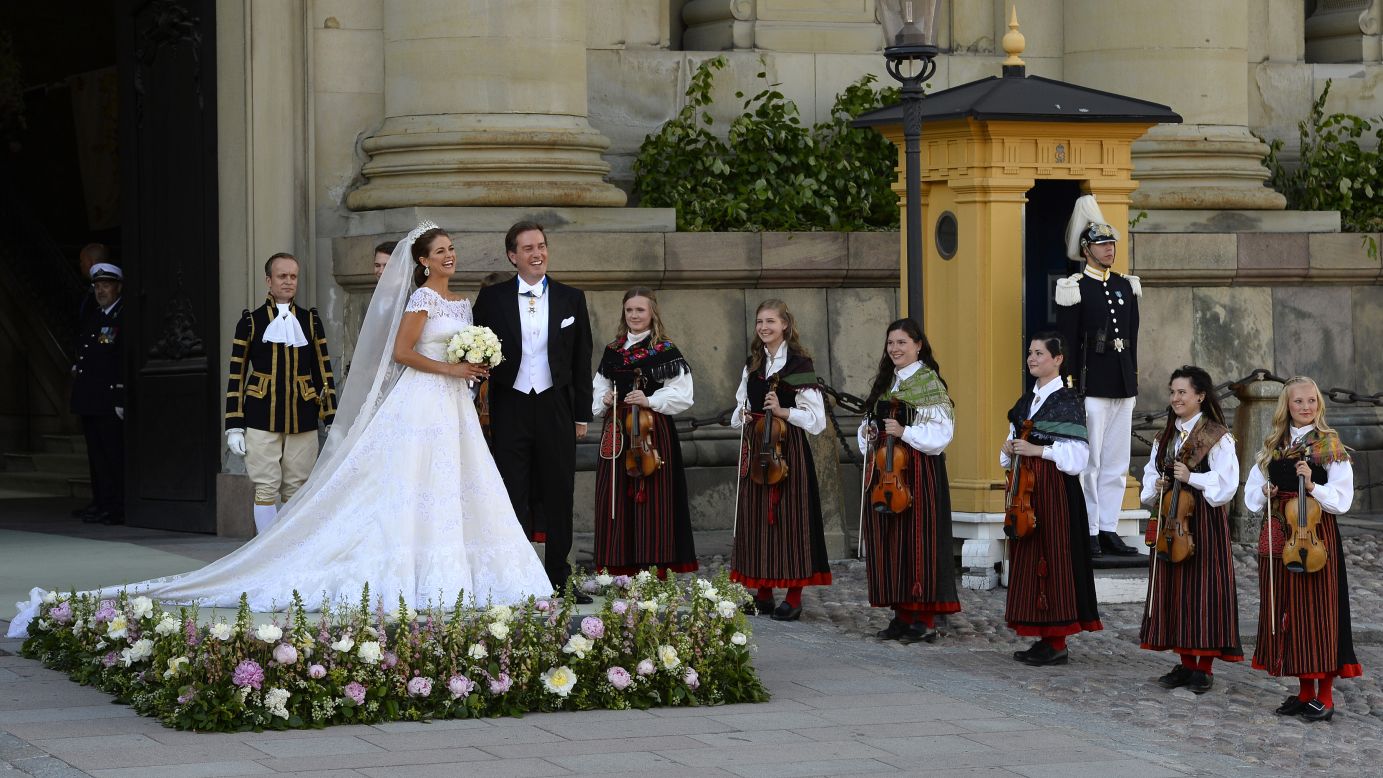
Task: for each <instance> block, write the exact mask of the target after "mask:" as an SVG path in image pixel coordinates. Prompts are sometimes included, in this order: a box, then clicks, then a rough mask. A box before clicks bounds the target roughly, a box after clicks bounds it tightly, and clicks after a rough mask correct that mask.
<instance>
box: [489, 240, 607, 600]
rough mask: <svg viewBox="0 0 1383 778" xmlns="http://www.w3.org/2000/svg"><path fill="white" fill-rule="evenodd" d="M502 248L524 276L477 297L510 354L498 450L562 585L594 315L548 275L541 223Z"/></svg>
mask: <svg viewBox="0 0 1383 778" xmlns="http://www.w3.org/2000/svg"><path fill="white" fill-rule="evenodd" d="M504 250H505V254H506V255H507V256H508V257H509V263H510V264H512V265H513V266H514V269H515V270H517V271H518V276H517V277H516V278H514V279H512V280H510V281H507V282H504V283H499V284H494V285H492V286H487V287H485V288H484V289H481V290H480V294H479V295H477V296H476V299H475V323H476V324H478V325H481V326H485V327H489V328H490V329H492V330H494V332H495V334H496V335H498V336H499V339H500V342H501V343H502V344H503V348H504V361H503V362H501V363H500V364H499V366H498V367H496V368H494V369H493V370H491V371H490V433H491V440H492V443H491V449H492V450H493V452H494V456H495V464H496V465H497V466H498V467H499V473H500V476H501V477H503V478H504V485H505V488H506V489H508V491H509V500H510V502H512V503H513V504H514V513H516V514H517V515H518V517H519V521H520V522H522V523H523V526H524V529H525V531H526V532H527V533H528V535H529V537H530V538H531V537H533V536H534V534H535V528H536V527H542V528H543V529H544V530H546V535H547V541H546V542H547V548H546V550H545V552H544V567H545V568H546V569H547V576H548V578H550V579H551V580H552V586H553V588H554V589H555V590H557V591H561V589H562V587H563V586H565V585H566V583H567V577H568V576H570V575H571V566H570V565H569V564H568V563H567V556H568V554H569V553H570V552H571V513H572V494H573V491H574V489H575V482H576V439H577V438H581V437H584V436H585V435H586V424H587V423H588V422H589V421H590V420H591V322H590V318H589V317H588V316H587V313H586V295H585V293H583V292H582V291H581V290H580V289H574V288H572V287H570V286H567V285H566V284H561V283H558V282H556V281H553V280H551V279H550V278H548V277H547V235H546V233H544V232H543V228H542V226H541V225H539V224H536V223H534V222H519V223H518V224H515V225H514V226H513V227H510V228H509V232H508V233H507V234H506V235H505V236H504ZM535 491H536V492H537V493H538V494H541V495H542V499H541V501H537V500H534V497H535V496H536V495H535V494H534V492H535ZM535 502H540V504H541V509H542V514H543V516H542V519H543V521H542V522H539V521H538V520H537V519H538V517H536V516H534V515H533V513H534V511H533V503H535ZM576 597H577V601H578V602H590V601H591V600H590V597H588V596H586V595H583V594H581V593H579V592H578V593H577V594H576Z"/></svg>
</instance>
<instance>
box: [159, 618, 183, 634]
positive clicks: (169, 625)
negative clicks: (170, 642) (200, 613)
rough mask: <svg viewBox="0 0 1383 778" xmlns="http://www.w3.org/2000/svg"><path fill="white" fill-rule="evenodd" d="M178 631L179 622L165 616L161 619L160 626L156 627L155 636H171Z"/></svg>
mask: <svg viewBox="0 0 1383 778" xmlns="http://www.w3.org/2000/svg"><path fill="white" fill-rule="evenodd" d="M177 631H178V620H177V619H175V618H173V617H172V616H164V617H163V618H161V619H159V622H158V625H157V626H155V627H154V634H155V635H171V634H173V633H174V632H177Z"/></svg>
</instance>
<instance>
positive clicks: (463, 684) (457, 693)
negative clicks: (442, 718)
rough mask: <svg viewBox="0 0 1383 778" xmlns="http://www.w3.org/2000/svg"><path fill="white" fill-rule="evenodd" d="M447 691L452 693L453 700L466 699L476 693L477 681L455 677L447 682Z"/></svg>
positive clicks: (461, 676) (459, 676)
mask: <svg viewBox="0 0 1383 778" xmlns="http://www.w3.org/2000/svg"><path fill="white" fill-rule="evenodd" d="M447 691H449V692H451V698H452V699H453V700H460V699H464V698H465V697H468V696H470V693H471V692H473V691H475V681H472V680H471V679H469V678H467V677H466V676H464V675H453V676H452V677H451V680H450V681H447Z"/></svg>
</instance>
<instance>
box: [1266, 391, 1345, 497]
mask: <svg viewBox="0 0 1383 778" xmlns="http://www.w3.org/2000/svg"><path fill="white" fill-rule="evenodd" d="M1301 384H1307V385H1310V387H1311V391H1313V392H1315V393H1316V418H1315V421H1314V422H1313V423H1314V424H1315V425H1316V429H1317V430H1319V431H1320V433H1321V434H1322V435H1338V434H1339V433H1337V432H1335V430H1334V429H1332V428H1331V427H1330V425H1329V424H1326V423H1325V396H1324V395H1322V394H1321V388H1320V387H1319V386H1316V382H1315V381H1313V380H1311V379H1310V378H1307V377H1306V376H1302V375H1298V376H1292V377H1291V378H1289V379H1287V383H1285V384H1283V385H1282V394H1279V395H1278V396H1277V407H1276V408H1275V409H1273V427H1272V432H1270V433H1268V437H1266V438H1264V439H1263V448H1261V449H1259V450H1258V456H1257V457H1254V461H1255V462H1256V463H1257V464H1258V466H1259V467H1261V468H1263V472H1264V473H1266V472H1268V463H1269V462H1271V461H1272V459H1273V451H1274V450H1276V449H1277V448H1278V447H1279V446H1282V445H1284V444H1286V443H1288V442H1290V441H1288V435H1289V434H1290V429H1289V428H1290V427H1291V424H1292V410H1291V405H1292V398H1291V392H1290V391H1289V390H1290V389H1291V388H1292V387H1293V386H1299V385H1301Z"/></svg>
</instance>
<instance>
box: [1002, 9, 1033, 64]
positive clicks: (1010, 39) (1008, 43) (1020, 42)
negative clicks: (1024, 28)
mask: <svg viewBox="0 0 1383 778" xmlns="http://www.w3.org/2000/svg"><path fill="white" fill-rule="evenodd" d="M1003 43H1004V51H1005V52H1007V53H1008V59H1005V60H1004V62H1003V65H1004V67H1022V66H1023V64H1024V63H1023V60H1021V59H1019V58H1018V55H1019V54H1022V53H1023V49H1024V48H1026V47H1027V44H1028V41H1027V39H1026V38H1024V37H1023V33H1021V32H1019V31H1018V6H1009V12H1008V32H1006V33H1004V40H1003Z"/></svg>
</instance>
